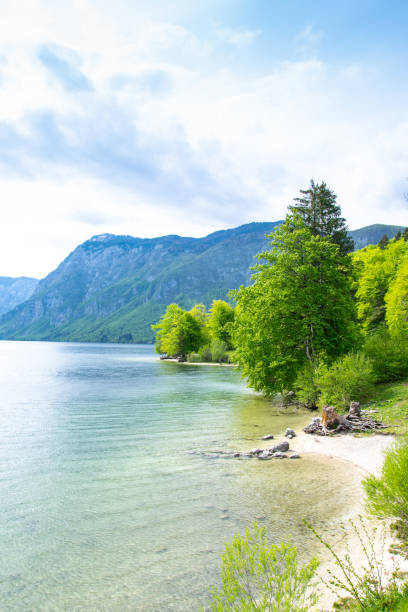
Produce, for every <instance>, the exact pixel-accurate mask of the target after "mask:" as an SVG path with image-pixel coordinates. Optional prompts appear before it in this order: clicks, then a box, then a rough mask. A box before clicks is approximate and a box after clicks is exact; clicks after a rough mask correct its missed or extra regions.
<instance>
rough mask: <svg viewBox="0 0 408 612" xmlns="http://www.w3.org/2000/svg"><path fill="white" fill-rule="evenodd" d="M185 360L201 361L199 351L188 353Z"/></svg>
mask: <svg viewBox="0 0 408 612" xmlns="http://www.w3.org/2000/svg"><path fill="white" fill-rule="evenodd" d="M187 361H188V362H189V363H199V362H200V361H201V357H200V353H189V354H188V355H187Z"/></svg>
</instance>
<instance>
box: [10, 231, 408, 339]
mask: <svg viewBox="0 0 408 612" xmlns="http://www.w3.org/2000/svg"><path fill="white" fill-rule="evenodd" d="M281 223H282V221H276V222H271V223H249V224H246V225H241V226H240V227H237V228H234V229H228V230H220V231H217V232H214V233H212V234H209V235H208V236H205V237H204V238H188V237H182V236H176V235H169V236H162V237H159V238H134V237H132V236H116V235H114V234H101V235H98V236H93V237H92V238H91V239H90V240H87V241H86V242H84V243H83V244H81V245H79V246H78V247H77V248H76V249H75V250H74V251H73V252H72V253H70V255H68V257H67V258H66V259H65V260H64V261H63V262H62V263H61V264H60V265H59V266H58V268H56V270H54V271H53V272H51V273H50V274H49V275H48V276H46V277H45V278H44V279H43V280H41V281H40V282H39V283H38V285H37V286H36V288H35V291H34V292H33V293H32V295H31V296H30V297H29V298H28V299H27V300H26V301H25V302H23V303H20V304H19V305H17V306H16V307H15V308H14V309H13V310H10V311H9V312H7V313H6V314H4V315H3V316H2V318H1V319H0V338H2V339H16V340H61V341H62V340H64V341H78V342H81V341H82V342H152V341H153V332H152V330H151V327H150V326H151V324H152V323H154V322H156V321H157V320H158V319H159V317H160V316H161V314H162V313H163V312H164V310H165V308H166V306H167V305H168V304H170V303H172V302H177V303H179V304H180V305H181V306H182V307H183V308H190V307H191V306H193V305H194V304H195V303H198V302H203V303H204V304H206V305H207V306H209V305H210V303H211V302H212V300H213V299H226V298H227V294H228V291H229V290H230V289H235V288H238V287H239V286H240V285H245V284H248V283H249V281H250V277H251V274H252V272H251V271H250V269H249V268H250V266H251V265H253V264H254V263H255V260H254V257H255V255H256V254H257V253H259V252H260V251H262V250H264V249H265V248H266V247H267V245H268V239H267V238H265V234H270V233H271V232H272V231H273V230H274V229H275V228H276V227H277V226H278V225H280V224H281ZM378 228H381V229H378ZM398 229H401V230H402V229H403V228H402V227H399V226H388V225H383V226H369V227H366V228H361V229H359V230H355V231H352V232H350V235H351V236H352V237H353V238H354V237H356V242H357V243H358V245H359V247H360V248H361V246H366V245H367V244H370V243H376V242H378V240H379V238H381V236H382V235H383V234H384V233H387V234H388V236H389V237H390V238H391V237H392V236H394V235H395V234H396V232H397V231H398ZM379 231H380V232H382V233H381V235H380V236H379V238H378V239H377V238H376V237H377V235H378V232H379ZM374 237H375V240H374Z"/></svg>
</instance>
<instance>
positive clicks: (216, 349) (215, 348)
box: [211, 338, 228, 363]
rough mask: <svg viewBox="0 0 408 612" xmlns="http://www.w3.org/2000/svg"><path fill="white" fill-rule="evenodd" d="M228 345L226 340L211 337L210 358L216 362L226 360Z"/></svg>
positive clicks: (225, 361) (224, 361)
mask: <svg viewBox="0 0 408 612" xmlns="http://www.w3.org/2000/svg"><path fill="white" fill-rule="evenodd" d="M227 350H228V346H227V344H226V342H223V341H222V340H219V339H218V338H213V339H212V340H211V360H212V361H214V362H218V363H227V362H228V353H227Z"/></svg>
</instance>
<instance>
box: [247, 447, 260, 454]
mask: <svg viewBox="0 0 408 612" xmlns="http://www.w3.org/2000/svg"><path fill="white" fill-rule="evenodd" d="M249 452H250V453H251V455H260V454H261V453H262V452H263V448H251V450H250V451H249Z"/></svg>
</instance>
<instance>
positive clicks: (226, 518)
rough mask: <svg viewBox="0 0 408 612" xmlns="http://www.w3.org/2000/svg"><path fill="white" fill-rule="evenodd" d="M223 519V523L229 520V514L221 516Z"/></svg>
mask: <svg viewBox="0 0 408 612" xmlns="http://www.w3.org/2000/svg"><path fill="white" fill-rule="evenodd" d="M221 519H222V520H223V521H226V520H228V519H229V516H228V514H221Z"/></svg>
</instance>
